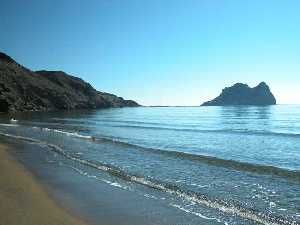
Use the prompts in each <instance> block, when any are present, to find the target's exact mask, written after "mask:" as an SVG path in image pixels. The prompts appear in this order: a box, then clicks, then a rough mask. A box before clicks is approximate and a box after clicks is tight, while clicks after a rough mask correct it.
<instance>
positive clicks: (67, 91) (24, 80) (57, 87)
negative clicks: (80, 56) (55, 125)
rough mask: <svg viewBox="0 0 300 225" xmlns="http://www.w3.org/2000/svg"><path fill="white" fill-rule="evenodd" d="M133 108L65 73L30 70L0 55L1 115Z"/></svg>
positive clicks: (130, 104)
mask: <svg viewBox="0 0 300 225" xmlns="http://www.w3.org/2000/svg"><path fill="white" fill-rule="evenodd" d="M134 106H139V105H138V104H137V103H136V102H134V101H132V100H124V99H123V98H121V97H118V96H116V95H113V94H109V93H105V92H100V91H97V90H95V89H94V88H93V87H92V86H91V85H90V84H89V83H87V82H85V81H83V80H82V79H80V78H77V77H74V76H70V75H68V74H66V73H64V72H62V71H36V72H34V71H31V70H29V69H27V68H25V67H23V66H21V65H19V64H18V63H16V62H15V61H14V60H13V59H12V58H10V57H9V56H7V55H6V54H4V53H1V52H0V112H9V111H51V110H72V109H96V108H107V107H134Z"/></svg>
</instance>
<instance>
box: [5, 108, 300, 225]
mask: <svg viewBox="0 0 300 225" xmlns="http://www.w3.org/2000/svg"><path fill="white" fill-rule="evenodd" d="M11 118H14V119H15V120H11ZM0 136H1V139H0V141H1V142H4V141H6V142H10V143H11V144H12V143H15V144H18V146H19V147H18V148H16V150H15V153H14V154H16V156H17V158H18V159H19V160H20V161H22V162H23V163H24V164H25V165H27V166H28V167H29V168H30V169H31V170H32V171H33V173H36V174H37V175H38V176H40V177H41V179H42V180H44V182H45V183H47V184H48V185H49V187H50V189H52V190H59V191H54V193H60V194H57V196H58V198H61V199H67V198H66V195H67V194H68V195H70V196H71V197H70V198H68V199H72V198H75V199H76V202H77V203H76V204H70V205H72V207H71V208H74V210H75V211H76V209H77V211H78V212H82V213H83V215H84V214H85V215H88V217H91V218H94V221H93V222H95V223H96V222H97V219H98V220H102V219H103V218H107V219H106V224H117V223H118V224H128V225H129V224H130V225H133V224H139V225H140V224H156V225H159V224H166V225H167V224H168V225H196V224H225V225H226V224H237V225H239V224H274V225H275V224H294V225H296V224H300V105H275V106H216V107H215V106H208V107H135V108H112V109H101V110H83V111H68V112H47V113H46V112H45V113H42V112H31V113H20V114H13V115H11V114H10V115H1V116H0ZM20 146H21V147H20ZM33 165H34V166H33ZM49 171H52V172H51V173H50V172H49ZM60 171H61V172H60ZM49 177H51V179H49ZM55 177H60V179H55ZM49 180H50V181H49ZM68 181H69V183H68ZM79 181H80V182H79ZM71 182H73V183H71ZM87 184H88V185H87ZM101 185H102V186H101ZM103 185H106V186H105V187H106V188H103ZM62 186H63V188H62ZM79 187H81V190H82V191H83V190H84V191H85V193H79V191H77V192H76V194H74V192H75V191H74V190H75V189H76V188H77V190H78V188H79ZM101 187H102V188H101ZM98 188H99V189H98ZM112 190H114V191H115V192H113V191H112ZM106 191H107V195H106V193H105V192H106ZM72 193H73V195H72ZM59 196H60V197H59ZM72 196H73V197H72ZM74 196H75V197H74ZM108 196H109V197H108ZM114 196H117V197H114ZM120 196H121V197H120ZM122 196H123V197H122ZM71 201H73V200H70V201H69V202H71ZM89 201H90V203H89ZM101 201H105V204H104V203H101ZM80 203H82V204H80ZM83 203H85V204H83ZM76 205H77V206H76ZM106 206H107V207H108V206H109V207H110V208H109V209H106V213H103V210H104V211H105V207H106ZM80 207H81V208H80ZM97 207H98V208H97ZM95 208H96V209H97V210H95ZM98 209H99V210H98ZM122 210H123V211H122ZM101 212H102V213H101ZM119 212H122V213H123V216H122V217H121V216H120V215H119V217H118V214H122V213H119ZM93 216H94V217H93ZM98 217H99V218H98ZM101 218H102V219H101ZM113 218H119V220H118V221H116V220H113ZM101 223H102V222H101Z"/></svg>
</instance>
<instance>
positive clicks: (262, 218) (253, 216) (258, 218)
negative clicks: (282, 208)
mask: <svg viewBox="0 0 300 225" xmlns="http://www.w3.org/2000/svg"><path fill="white" fill-rule="evenodd" d="M0 135H3V136H7V137H13V138H17V139H21V140H25V141H31V142H35V143H39V144H40V143H42V144H46V145H48V146H49V147H51V148H53V149H54V151H55V152H57V153H60V154H61V155H63V156H65V157H66V158H68V159H70V160H73V161H76V162H79V163H81V164H83V165H87V166H90V167H92V168H95V169H99V170H102V171H109V170H111V168H109V167H107V166H102V165H101V166H98V165H95V164H93V163H91V162H89V161H87V160H84V159H79V158H76V157H73V156H72V155H70V154H68V153H66V152H65V151H64V150H63V149H62V148H61V147H59V146H57V145H54V144H50V143H47V142H43V141H40V140H37V139H33V138H27V137H22V136H16V135H10V134H5V133H1V132H0ZM85 175H87V174H85ZM130 180H131V181H133V182H135V183H139V184H143V185H145V186H149V187H152V188H155V189H158V190H162V191H165V192H167V193H170V194H175V195H176V196H178V197H180V198H182V199H184V200H188V201H190V202H196V203H198V204H201V205H204V206H207V207H209V208H214V209H218V210H219V211H222V212H225V213H229V214H233V215H237V216H240V217H242V218H245V219H249V220H252V221H255V222H258V223H261V224H265V225H282V224H295V223H294V222H292V223H290V222H289V221H284V220H282V219H279V218H276V219H275V220H274V219H273V220H270V218H269V217H268V216H267V215H264V214H263V213H254V212H252V211H250V210H247V209H243V208H239V207H238V206H233V205H227V204H224V203H219V202H217V201H212V200H210V199H206V198H204V197H201V196H200V197H198V196H196V195H190V194H187V193H184V192H182V191H178V190H173V189H171V188H168V187H165V186H164V185H163V184H158V183H154V182H152V181H149V180H146V179H145V178H142V177H136V176H131V177H130ZM102 181H104V180H102ZM104 182H105V181H104ZM106 182H107V183H108V184H110V185H116V184H114V182H110V181H106ZM253 185H256V184H253ZM258 186H259V187H261V188H262V189H263V187H262V186H261V185H259V184H258ZM121 187H123V186H121Z"/></svg>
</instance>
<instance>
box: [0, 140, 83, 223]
mask: <svg viewBox="0 0 300 225" xmlns="http://www.w3.org/2000/svg"><path fill="white" fill-rule="evenodd" d="M9 150H10V149H9V147H8V146H6V145H3V144H0V225H52V224H53V225H69V224H73V225H84V224H86V223H84V222H83V221H82V220H81V219H79V218H76V217H75V216H72V215H71V214H70V213H68V212H67V211H66V210H65V209H63V208H61V207H59V206H58V205H57V204H56V203H55V202H54V201H53V200H52V199H51V198H50V197H49V196H48V194H47V192H46V191H45V190H44V189H43V188H42V187H41V185H40V184H39V183H37V181H36V180H35V179H34V177H33V176H32V175H31V174H30V173H29V172H28V171H27V170H26V169H25V168H24V167H23V166H22V165H21V164H19V163H18V162H17V161H16V160H14V158H13V157H12V156H11V155H10V154H9Z"/></svg>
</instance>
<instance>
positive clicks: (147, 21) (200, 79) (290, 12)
mask: <svg viewBox="0 0 300 225" xmlns="http://www.w3.org/2000/svg"><path fill="white" fill-rule="evenodd" d="M0 7H1V14H0V51H3V52H5V53H6V54H8V55H10V56H11V57H13V58H14V59H15V60H16V61H17V62H19V63H20V64H22V65H24V66H26V67H28V68H30V69H31V70H40V69H47V70H62V71H65V72H67V73H69V74H72V75H75V76H79V77H81V78H82V79H84V80H86V81H87V82H89V83H91V84H92V85H93V86H94V87H95V88H96V89H98V90H100V91H105V92H110V93H114V94H117V95H119V96H122V97H124V98H126V99H133V100H136V101H137V102H139V103H140V104H143V105H200V104H201V103H202V102H204V101H206V100H209V99H212V98H214V97H216V96H217V95H219V94H220V92H221V90H222V89H223V88H224V87H225V86H231V85H233V84H234V83H237V82H242V83H247V84H249V86H256V85H257V84H258V83H259V82H261V81H265V82H266V83H267V84H268V85H269V86H270V88H271V91H272V92H273V93H274V95H275V97H276V98H277V102H278V103H280V104H297V103H298V104H299V103H300V13H299V12H300V2H299V1H298V0H293V1H292V0H285V1H282V0H251V1H250V0H249V1H240V0H151V1H148V0H89V1H83V0H43V1H40V0H26V1H18V0H10V1H6V0H0Z"/></svg>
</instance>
